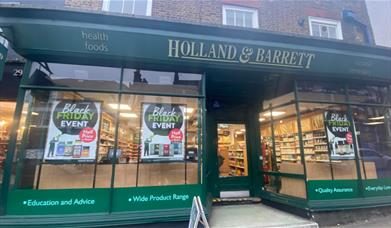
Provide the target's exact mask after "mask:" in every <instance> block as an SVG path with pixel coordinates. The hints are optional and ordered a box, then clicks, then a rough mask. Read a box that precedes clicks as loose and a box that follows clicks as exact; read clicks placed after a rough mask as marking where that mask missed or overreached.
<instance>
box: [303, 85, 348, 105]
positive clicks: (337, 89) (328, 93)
mask: <svg viewBox="0 0 391 228" xmlns="http://www.w3.org/2000/svg"><path fill="white" fill-rule="evenodd" d="M297 90H298V97H299V100H319V101H346V93H345V88H344V84H343V83H329V82H314V81H298V82H297Z"/></svg>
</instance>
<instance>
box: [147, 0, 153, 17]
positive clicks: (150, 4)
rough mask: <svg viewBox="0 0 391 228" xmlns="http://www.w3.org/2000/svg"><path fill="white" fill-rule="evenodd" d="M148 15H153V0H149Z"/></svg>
mask: <svg viewBox="0 0 391 228" xmlns="http://www.w3.org/2000/svg"><path fill="white" fill-rule="evenodd" d="M146 16H152V0H147V12H146Z"/></svg>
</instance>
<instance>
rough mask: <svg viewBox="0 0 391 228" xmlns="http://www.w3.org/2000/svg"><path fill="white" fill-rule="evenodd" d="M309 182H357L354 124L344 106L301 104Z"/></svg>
mask: <svg viewBox="0 0 391 228" xmlns="http://www.w3.org/2000/svg"><path fill="white" fill-rule="evenodd" d="M300 112H301V120H300V121H301V128H302V139H303V149H304V155H305V161H306V168H307V179H308V180H332V179H333V180H334V179H357V170H356V163H355V146H354V139H353V137H354V136H353V132H354V124H353V121H352V119H351V116H350V115H349V111H348V107H347V106H346V105H338V104H314V103H300Z"/></svg>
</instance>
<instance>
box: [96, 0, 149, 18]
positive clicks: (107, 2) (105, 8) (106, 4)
mask: <svg viewBox="0 0 391 228" xmlns="http://www.w3.org/2000/svg"><path fill="white" fill-rule="evenodd" d="M110 1H113V0H103V2H102V11H106V12H111V11H110V10H109V9H110ZM121 1H122V10H121V13H125V12H124V2H125V1H128V0H121ZM131 1H133V12H131V13H126V14H131V15H135V14H134V4H135V2H136V0H131ZM145 1H147V10H146V12H145V15H140V16H151V15H152V0H145Z"/></svg>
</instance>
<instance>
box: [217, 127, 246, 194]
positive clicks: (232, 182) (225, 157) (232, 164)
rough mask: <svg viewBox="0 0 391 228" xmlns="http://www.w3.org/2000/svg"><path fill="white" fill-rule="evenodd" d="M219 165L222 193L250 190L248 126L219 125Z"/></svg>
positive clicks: (219, 180)
mask: <svg viewBox="0 0 391 228" xmlns="http://www.w3.org/2000/svg"><path fill="white" fill-rule="evenodd" d="M217 136H218V140H217V165H218V174H219V178H218V182H219V183H218V184H219V190H220V191H236V190H249V185H250V178H249V172H248V170H249V169H248V153H247V148H248V147H247V140H246V138H247V137H246V126H245V124H243V123H218V124H217Z"/></svg>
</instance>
